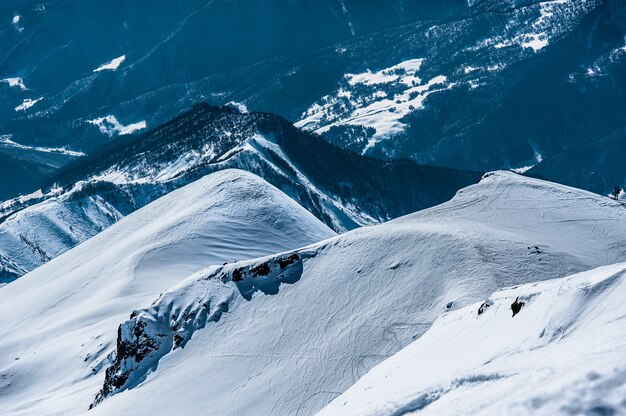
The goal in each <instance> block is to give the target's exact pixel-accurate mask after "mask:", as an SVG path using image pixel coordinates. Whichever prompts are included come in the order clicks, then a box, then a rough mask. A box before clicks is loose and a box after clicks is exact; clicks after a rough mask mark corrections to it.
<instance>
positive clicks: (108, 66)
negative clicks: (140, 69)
mask: <svg viewBox="0 0 626 416" xmlns="http://www.w3.org/2000/svg"><path fill="white" fill-rule="evenodd" d="M125 60H126V55H122V56H119V57H117V58H115V59H112V60H110V61H109V62H107V63H104V64H102V65H100V66H99V67H98V68H96V69H94V70H93V72H101V71H117V69H118V68H119V67H120V65H121V64H122V63H123V62H124V61H125Z"/></svg>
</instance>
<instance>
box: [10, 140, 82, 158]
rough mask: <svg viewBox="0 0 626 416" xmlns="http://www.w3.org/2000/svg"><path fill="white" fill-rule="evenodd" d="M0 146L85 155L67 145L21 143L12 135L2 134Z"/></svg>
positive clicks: (76, 155) (69, 154) (75, 155)
mask: <svg viewBox="0 0 626 416" xmlns="http://www.w3.org/2000/svg"><path fill="white" fill-rule="evenodd" d="M0 147H10V148H14V149H22V150H34V151H36V152H43V153H60V154H64V155H68V156H74V157H80V156H85V154H84V153H83V152H79V151H76V150H71V149H67V148H65V147H41V146H26V145H23V144H19V143H16V142H14V141H13V140H11V136H10V135H4V136H0Z"/></svg>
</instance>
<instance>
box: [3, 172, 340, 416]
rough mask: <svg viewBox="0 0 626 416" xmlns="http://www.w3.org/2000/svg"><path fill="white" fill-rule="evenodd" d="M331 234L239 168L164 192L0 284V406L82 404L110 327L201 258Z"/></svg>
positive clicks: (28, 408)
mask: <svg viewBox="0 0 626 416" xmlns="http://www.w3.org/2000/svg"><path fill="white" fill-rule="evenodd" d="M333 235H335V234H334V232H333V231H332V230H330V229H329V228H328V227H326V226H325V225H324V224H322V223H321V222H320V221H319V220H318V219H316V218H315V217H314V216H313V215H311V214H310V213H309V212H307V211H306V210H305V209H304V208H302V207H300V206H299V205H298V204H296V203H295V202H294V201H293V200H291V199H290V198H289V197H287V196H286V195H284V194H283V193H281V192H280V191H279V190H278V189H276V188H274V187H273V186H271V185H270V184H268V183H267V182H265V181H263V180H262V179H260V178H258V177H256V176H254V175H252V174H250V173H247V172H243V171H238V170H225V171H222V172H217V173H214V174H212V175H209V176H206V177H204V178H202V179H200V180H198V181H196V182H194V183H192V184H190V185H187V186H185V187H183V188H181V189H179V190H176V191H173V192H171V193H170V194H168V195H166V196H164V197H163V198H160V199H159V200H157V201H155V202H153V203H151V204H149V205H147V206H146V207H144V208H142V209H140V210H138V211H137V212H135V213H133V214H130V215H129V216H127V217H126V218H124V219H122V220H121V221H119V222H118V223H117V224H115V225H113V226H111V227H110V228H109V229H107V230H105V231H103V232H102V233H100V234H98V235H97V236H96V237H94V238H92V239H90V240H89V241H87V242H85V243H83V244H81V245H79V246H78V247H76V248H75V249H73V250H71V251H69V252H67V253H65V254H64V255H62V256H60V257H58V258H56V259H54V260H52V261H50V262H49V263H47V264H46V265H44V266H42V267H40V268H38V269H37V270H35V271H33V272H32V273H29V274H28V275H27V276H24V278H23V279H20V280H19V281H15V282H13V283H11V284H9V285H6V286H4V287H2V288H0V291H1V293H0V299H1V302H0V309H1V310H2V313H3V314H4V317H3V319H2V320H1V322H0V328H1V329H0V333H1V334H2V336H1V337H0V351H2V354H0V413H1V414H3V415H7V414H24V415H32V414H42V415H43V414H46V415H50V414H67V413H66V411H67V410H68V409H70V408H71V409H73V410H72V411H73V412H74V413H76V412H78V411H82V410H86V409H87V407H88V405H89V403H90V402H91V401H92V400H93V395H94V394H95V392H97V390H98V388H99V387H100V386H101V385H102V371H103V369H104V368H106V367H107V366H108V365H109V363H110V359H111V356H110V353H111V352H112V351H113V350H114V349H115V335H116V331H115V328H116V327H117V326H118V325H119V322H121V321H123V320H124V319H126V318H127V317H128V315H129V314H130V312H131V311H132V310H133V309H135V308H138V307H141V306H147V305H149V303H150V302H151V301H152V300H153V299H154V298H156V297H157V296H158V295H159V293H160V292H162V291H164V290H166V289H168V288H169V287H171V286H173V285H175V284H177V283H178V282H180V281H181V280H183V278H185V277H186V276H187V275H189V274H191V273H193V272H195V271H197V270H199V269H201V268H203V267H205V266H207V265H209V264H222V263H225V262H232V261H235V260H238V259H244V258H251V257H256V256H262V255H267V254H270V253H276V252H280V251H284V250H288V249H293V248H296V247H300V246H303V245H306V244H309V243H312V242H316V241H319V240H322V239H325V238H328V237H332V236H333ZM36 397H37V398H39V399H44V398H45V397H47V398H48V399H50V400H51V401H49V402H47V403H46V404H43V402H41V403H40V404H37V403H36V402H37V401H39V399H35V400H33V399H34V398H36ZM44 401H47V399H44ZM81 402H84V403H81Z"/></svg>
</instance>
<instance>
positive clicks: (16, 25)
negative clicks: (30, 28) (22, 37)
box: [11, 14, 24, 32]
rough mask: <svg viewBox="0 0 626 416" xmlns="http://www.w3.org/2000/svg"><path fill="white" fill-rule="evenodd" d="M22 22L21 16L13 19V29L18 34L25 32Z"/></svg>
mask: <svg viewBox="0 0 626 416" xmlns="http://www.w3.org/2000/svg"><path fill="white" fill-rule="evenodd" d="M21 22H22V16H20V15H19V14H16V15H14V16H13V18H12V19H11V23H12V24H13V27H14V28H15V30H17V31H18V32H22V31H23V30H24V26H22V25H21Z"/></svg>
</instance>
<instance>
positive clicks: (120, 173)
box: [0, 104, 480, 281]
mask: <svg viewBox="0 0 626 416" xmlns="http://www.w3.org/2000/svg"><path fill="white" fill-rule="evenodd" d="M229 168H237V169H242V170H247V171H249V172H252V173H254V174H256V175H258V176H260V177H262V178H264V179H265V180H267V181H268V182H270V183H271V184H273V185H274V186H276V187H277V188H279V189H280V190H282V191H283V192H284V193H286V194H287V195H289V196H290V197H291V198H292V199H294V200H295V201H296V202H298V203H299V204H300V205H302V206H303V207H305V208H306V209H307V210H309V211H310V212H311V213H312V214H313V215H315V216H316V217H318V218H319V219H321V220H322V221H323V222H324V223H326V224H327V225H328V226H329V227H331V228H333V229H335V230H337V231H345V230H348V229H352V228H355V227H357V226H359V225H366V224H373V223H377V222H381V221H386V220H389V219H392V218H396V217H398V216H401V215H404V214H407V213H410V212H413V211H417V210H420V209H423V208H427V207H430V206H433V205H436V204H439V203H442V202H444V201H446V200H448V199H450V198H452V197H453V196H454V194H455V193H456V191H457V190H458V189H460V188H462V187H465V186H467V185H470V184H472V183H475V182H477V181H478V180H479V178H480V174H478V173H475V172H469V171H459V170H454V169H447V168H437V167H430V166H421V165H417V164H416V163H415V162H412V161H410V160H398V161H391V162H390V161H382V160H378V159H372V158H369V157H366V156H362V155H359V154H356V153H353V152H350V151H347V150H344V149H341V148H338V147H336V146H334V145H332V144H329V143H328V142H326V141H324V140H323V139H322V138H320V137H318V136H316V135H314V134H310V133H305V132H302V131H301V130H299V129H297V128H295V127H294V126H293V125H292V124H290V123H289V122H287V121H286V120H284V119H282V118H280V117H278V116H275V115H272V114H266V113H241V112H240V111H239V110H237V109H233V108H230V107H213V106H209V105H207V104H198V105H196V106H194V107H193V109H192V110H190V111H188V112H186V113H183V114H181V115H180V116H178V117H176V118H174V119H173V120H171V121H169V122H168V123H166V124H164V125H162V126H160V127H158V128H156V129H153V130H151V131H149V132H147V133H145V134H140V135H137V136H122V137H120V138H118V139H117V140H116V141H115V143H114V145H113V146H104V147H103V148H102V149H99V150H94V151H93V153H92V155H90V156H86V157H83V158H80V159H78V160H77V161H75V162H74V163H72V164H69V165H67V166H66V167H65V168H63V169H62V170H61V171H60V172H58V174H57V175H55V176H53V177H52V178H51V179H50V180H49V181H48V184H47V185H46V186H44V187H43V192H38V193H35V194H33V195H30V196H28V197H26V198H16V199H14V200H10V201H7V202H5V203H4V204H2V205H1V206H0V273H1V274H0V278H2V279H3V280H5V281H10V280H13V279H15V278H16V277H18V276H20V275H22V274H24V272H26V271H30V270H32V269H34V268H35V267H37V266H38V265H40V264H43V263H45V262H47V261H48V260H50V259H51V258H54V257H56V256H58V255H59V254H61V253H63V252H64V251H66V250H68V249H69V248H71V247H73V246H75V245H76V244H78V243H80V242H82V241H84V240H85V239H87V238H89V237H91V236H93V235H95V234H97V233H98V232H100V231H102V230H103V229H105V228H107V227H109V226H110V225H112V224H113V223H115V222H116V221H118V220H119V219H121V218H122V217H124V216H126V215H128V214H130V213H131V212H133V211H135V210H137V209H138V208H141V207H143V206H144V205H146V204H148V203H150V202H152V201H154V200H155V199H157V198H159V197H161V196H163V195H165V194H167V193H169V192H171V191H173V190H175V189H178V188H180V187H182V186H185V185H187V184H189V183H191V182H193V181H195V180H198V179H200V178H202V177H203V176H205V175H207V174H209V173H212V172H216V171H221V170H224V169H229Z"/></svg>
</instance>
